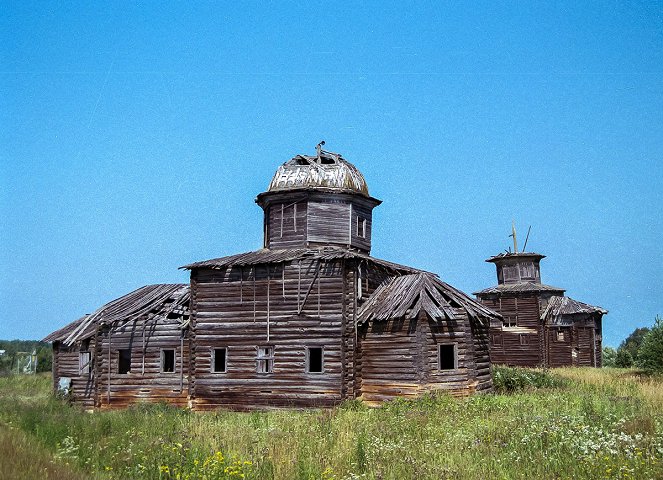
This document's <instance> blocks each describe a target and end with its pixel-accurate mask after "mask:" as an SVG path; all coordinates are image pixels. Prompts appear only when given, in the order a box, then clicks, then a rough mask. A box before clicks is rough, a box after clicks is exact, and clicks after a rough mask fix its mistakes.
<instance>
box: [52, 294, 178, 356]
mask: <svg viewBox="0 0 663 480" xmlns="http://www.w3.org/2000/svg"><path fill="white" fill-rule="evenodd" d="M189 290H190V287H189V285H187V284H182V283H175V284H157V285H147V286H144V287H141V288H139V289H137V290H134V291H133V292H130V293H128V294H126V295H124V296H122V297H120V298H116V299H115V300H112V301H110V302H108V303H107V304H106V305H104V306H102V307H101V308H99V309H97V310H96V311H95V312H94V313H92V314H91V315H86V316H85V317H82V318H80V319H78V320H76V321H75V322H72V323H70V324H69V325H67V326H66V327H64V328H61V329H60V330H58V331H56V332H53V333H51V334H50V335H49V336H48V337H46V338H45V339H44V341H61V342H62V343H64V344H65V345H72V344H73V343H75V342H76V341H78V340H82V339H85V338H88V337H90V336H91V335H92V334H93V333H94V331H95V329H96V327H97V326H98V325H99V324H106V325H108V324H112V323H115V322H118V321H124V322H130V321H133V320H137V319H138V318H140V317H143V316H147V317H148V318H150V319H154V318H160V319H164V320H165V319H166V318H168V316H169V315H171V314H173V315H175V316H178V317H181V318H182V319H183V321H182V325H183V326H185V324H186V321H187V320H184V317H188V315H189V298H190V291H189Z"/></svg>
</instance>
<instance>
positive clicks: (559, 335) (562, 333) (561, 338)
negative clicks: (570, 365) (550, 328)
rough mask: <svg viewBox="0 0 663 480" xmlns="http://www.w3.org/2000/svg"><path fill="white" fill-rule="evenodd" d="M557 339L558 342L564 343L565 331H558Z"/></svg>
mask: <svg viewBox="0 0 663 480" xmlns="http://www.w3.org/2000/svg"><path fill="white" fill-rule="evenodd" d="M555 338H556V340H557V341H558V342H563V341H564V331H563V330H557V335H556V337H555Z"/></svg>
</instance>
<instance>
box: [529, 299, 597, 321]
mask: <svg viewBox="0 0 663 480" xmlns="http://www.w3.org/2000/svg"><path fill="white" fill-rule="evenodd" d="M592 313H598V314H601V315H605V314H607V313H608V311H607V310H606V309H604V308H601V307H595V306H594V305H589V304H587V303H583V302H579V301H578V300H574V299H572V298H571V297H560V296H554V297H550V299H549V300H548V306H547V307H546V309H545V310H544V311H543V313H542V314H541V319H542V320H546V321H548V322H549V323H551V324H555V323H564V322H562V321H561V319H562V317H563V316H564V315H575V314H592Z"/></svg>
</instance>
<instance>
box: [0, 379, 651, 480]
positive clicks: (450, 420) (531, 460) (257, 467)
mask: <svg viewBox="0 0 663 480" xmlns="http://www.w3.org/2000/svg"><path fill="white" fill-rule="evenodd" d="M497 376H498V377H499V378H498V380H499V383H500V385H505V388H507V389H509V390H515V391H513V392H511V393H503V394H494V395H493V394H491V395H482V396H474V397H472V398H468V399H461V400H458V399H453V398H450V397H446V396H437V397H426V398H423V399H421V400H417V401H395V402H391V403H389V404H387V405H385V406H384V407H382V408H375V409H372V408H367V407H365V406H364V405H363V404H362V403H361V402H357V401H354V402H347V403H345V404H344V405H342V406H341V407H339V408H336V409H334V410H309V411H271V412H256V413H235V412H225V411H220V412H216V413H192V412H189V411H184V410H178V409H174V408H170V407H167V406H165V405H142V406H139V407H136V408H131V409H129V410H125V411H110V412H96V413H84V412H82V411H81V410H80V409H78V408H76V407H72V406H69V405H67V404H66V403H63V402H62V401H60V400H58V399H55V398H53V397H52V396H51V392H50V386H51V383H50V377H49V376H47V375H41V376H32V377H7V378H0V478H3V479H22V478H25V479H33V478H49V479H51V478H53V479H55V478H72V479H77V478H108V479H112V478H116V479H129V478H148V479H187V478H188V479H216V478H247V479H248V478H256V479H272V478H276V479H293V478H301V479H358V478H362V479H363V478H366V479H409V478H430V479H443V478H453V479H492V478H500V479H502V478H504V479H510V478H546V479H558V478H559V479H562V478H569V479H570V478H574V479H582V478H634V479H649V478H651V479H655V478H659V479H660V478H663V379H661V378H654V379H652V378H647V377H639V376H638V375H636V374H634V373H633V372H629V371H626V370H616V369H602V370H596V369H560V370H554V371H552V372H550V373H546V372H544V373H541V372H539V373H530V372H529V371H522V370H515V369H499V370H498V373H497ZM513 378H516V380H513ZM523 387H524V388H523Z"/></svg>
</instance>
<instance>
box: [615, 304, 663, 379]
mask: <svg viewBox="0 0 663 480" xmlns="http://www.w3.org/2000/svg"><path fill="white" fill-rule="evenodd" d="M603 366H604V367H618V368H631V367H637V368H641V369H642V370H645V371H647V372H650V373H663V318H661V317H660V316H658V315H657V316H656V318H655V319H654V325H653V326H652V327H651V328H648V327H641V328H636V329H635V330H633V332H632V333H631V334H630V335H629V336H628V337H626V339H625V340H624V341H623V342H622V343H621V344H620V345H619V348H617V349H616V350H615V349H614V348H612V347H604V348H603Z"/></svg>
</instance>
